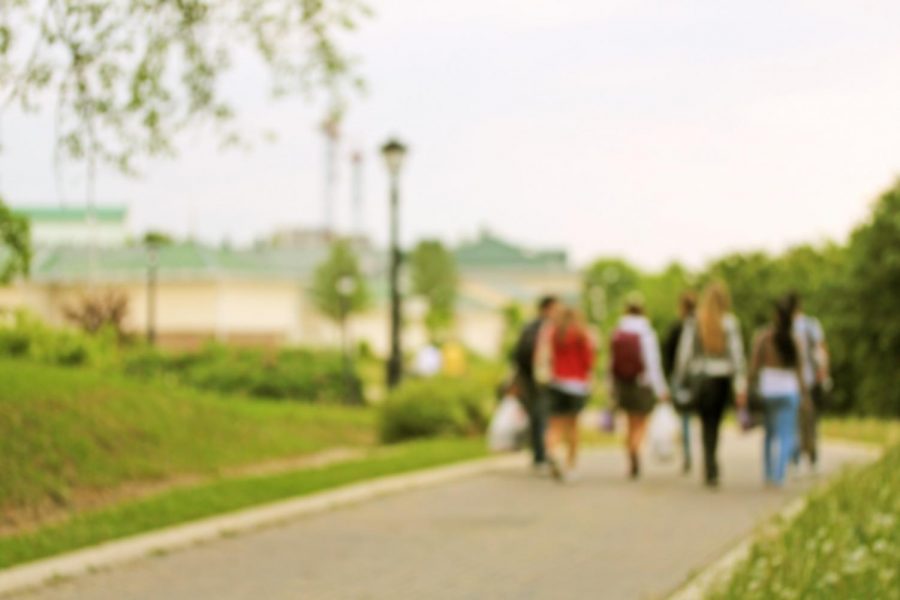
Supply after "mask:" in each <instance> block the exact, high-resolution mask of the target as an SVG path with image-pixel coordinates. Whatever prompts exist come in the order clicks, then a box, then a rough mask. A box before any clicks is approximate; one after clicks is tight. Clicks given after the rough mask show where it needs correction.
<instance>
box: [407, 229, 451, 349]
mask: <svg viewBox="0 0 900 600" xmlns="http://www.w3.org/2000/svg"><path fill="white" fill-rule="evenodd" d="M410 268H411V274H412V287H413V292H414V293H416V294H418V295H420V296H422V297H424V298H425V299H426V300H427V301H428V314H427V315H426V317H425V325H426V327H427V328H428V331H429V333H431V335H432V337H436V336H438V335H440V334H441V333H443V332H444V331H446V330H447V329H448V328H449V327H450V326H451V325H452V324H453V316H454V313H455V311H456V296H457V287H458V285H459V274H458V272H457V268H456V261H455V260H454V258H453V255H452V254H451V253H450V252H448V251H447V249H446V248H445V247H444V245H443V244H442V243H441V242H439V241H436V240H425V241H422V242H419V244H418V245H417V246H416V248H415V250H413V252H412V255H411V256H410Z"/></svg>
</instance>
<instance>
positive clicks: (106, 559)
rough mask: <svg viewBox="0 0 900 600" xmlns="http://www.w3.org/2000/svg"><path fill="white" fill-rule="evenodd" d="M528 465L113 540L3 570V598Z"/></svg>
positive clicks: (481, 469) (505, 463)
mask: <svg viewBox="0 0 900 600" xmlns="http://www.w3.org/2000/svg"><path fill="white" fill-rule="evenodd" d="M526 466H527V457H525V456H524V455H523V454H513V455H505V456H499V457H491V458H486V459H479V460H475V461H468V462H465V463H462V464H456V465H451V466H446V467H438V468H434V469H427V470H424V471H415V472H412V473H406V474H403V475H394V476H390V477H384V478H380V479H374V480H370V481H365V482H362V483H357V484H351V485H348V486H346V487H342V488H337V489H334V490H330V491H325V492H320V493H317V494H312V495H309V496H303V497H301V498H295V499H293V500H283V501H280V502H276V503H273V504H267V505H264V506H260V507H255V508H249V509H245V510H241V511H238V512H234V513H228V514H224V515H220V516H217V517H211V518H208V519H203V520H201V521H194V522H192V523H187V524H185V525H176V526H174V527H169V528H166V529H161V530H157V531H153V532H150V533H145V534H141V535H137V536H134V537H131V538H125V539H122V540H116V541H111V542H107V543H104V544H100V545H98V546H93V547H90V548H85V549H83V550H76V551H75V552H71V553H68V554H63V555H60V556H56V557H53V558H48V559H45V560H39V561H36V562H33V563H27V564H24V565H21V566H18V567H12V568H9V569H6V570H3V571H0V596H5V595H7V594H10V593H12V592H17V591H24V590H26V589H29V588H34V587H38V586H40V585H42V584H45V583H47V582H50V581H53V580H57V579H60V578H70V577H77V576H80V575H85V574H87V573H90V572H92V571H95V570H97V569H104V568H109V567H113V566H116V565H121V564H124V563H128V562H133V561H136V560H139V559H142V558H145V557H147V556H148V555H151V554H153V553H159V552H169V551H173V550H178V549H182V548H186V547H189V546H192V545H195V544H198V543H201V542H207V541H211V540H215V539H217V538H220V537H221V536H223V535H232V534H235V533H242V532H248V531H253V530H256V529H260V528H263V527H269V526H272V525H277V524H279V523H284V522H286V521H291V520H294V519H297V518H300V517H304V516H309V515H314V514H318V513H322V512H326V511H329V510H333V509H336V508H341V507H345V506H349V505H352V504H358V503H360V502H364V501H366V500H371V499H373V498H377V497H379V496H385V495H388V494H396V493H399V492H404V491H408V490H414V489H418V488H423V487H427V486H433V485H437V484H441V483H446V482H449V481H453V480H456V479H461V478H464V477H472V476H474V475H480V474H483V473H488V472H491V471H497V470H503V469H511V468H517V467H519V468H525V467H526Z"/></svg>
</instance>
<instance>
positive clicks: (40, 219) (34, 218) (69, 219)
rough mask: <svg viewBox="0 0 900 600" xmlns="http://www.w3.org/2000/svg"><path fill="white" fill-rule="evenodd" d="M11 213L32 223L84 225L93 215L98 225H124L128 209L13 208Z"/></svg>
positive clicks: (34, 206) (35, 206)
mask: <svg viewBox="0 0 900 600" xmlns="http://www.w3.org/2000/svg"><path fill="white" fill-rule="evenodd" d="M12 210H13V212H14V213H15V214H17V215H21V216H23V217H26V218H28V220H29V221H31V222H32V223H84V222H87V220H88V217H89V216H90V215H91V214H93V216H94V219H95V220H96V221H97V222H99V223H124V222H125V219H126V217H127V216H128V207H126V206H124V205H108V206H95V207H94V208H93V210H91V209H88V208H87V207H85V206H50V205H37V204H36V205H33V206H25V205H22V206H14V207H13V209H12Z"/></svg>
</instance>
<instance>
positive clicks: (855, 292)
mask: <svg viewBox="0 0 900 600" xmlns="http://www.w3.org/2000/svg"><path fill="white" fill-rule="evenodd" d="M849 255H850V256H849V273H848V282H847V284H848V285H847V287H846V295H847V298H846V299H847V303H846V311H847V313H846V314H847V319H848V320H849V322H850V324H851V327H852V332H853V334H854V335H853V336H852V338H851V339H852V351H853V357H854V365H855V369H856V373H857V375H858V377H859V380H858V387H857V389H856V394H857V401H856V405H857V406H858V407H859V408H861V409H862V410H863V411H864V412H866V413H869V414H880V415H885V416H892V417H898V416H900V368H898V366H900V365H898V357H900V312H898V310H897V307H898V300H897V299H898V295H900V180H898V181H897V183H896V184H895V185H894V186H893V187H892V188H891V189H889V190H887V191H886V192H885V193H884V194H882V196H881V197H880V198H879V199H878V200H877V202H876V204H875V206H874V209H873V211H872V216H871V217H870V218H869V220H868V221H867V222H866V223H864V224H863V225H861V226H860V227H858V228H857V229H856V230H855V231H854V232H853V234H852V236H851V238H850V245H849Z"/></svg>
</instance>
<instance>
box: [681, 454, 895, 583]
mask: <svg viewBox="0 0 900 600" xmlns="http://www.w3.org/2000/svg"><path fill="white" fill-rule="evenodd" d="M830 443H831V445H837V444H839V445H842V446H846V447H849V448H855V449H857V450H865V451H867V452H868V453H869V457H868V460H867V462H866V463H863V464H871V463H872V462H874V461H875V460H877V459H879V458H880V457H881V456H882V455H883V454H884V449H883V448H879V447H878V446H873V445H872V444H864V443H859V442H846V441H840V442H833V441H832V442H830ZM831 483H832V481H831V480H829V481H828V483H826V487H827V486H829V485H831ZM812 491H813V490H809V491H808V492H806V493H805V494H804V495H803V496H801V497H800V498H797V499H795V500H793V501H791V502H789V503H788V504H787V506H785V507H784V508H782V509H781V510H780V511H778V513H776V514H775V515H774V516H773V517H771V518H770V519H768V520H767V521H766V523H771V522H773V521H776V522H778V524H779V525H778V527H779V528H781V529H784V528H785V527H787V526H788V525H790V524H791V522H792V521H793V520H794V519H796V518H797V517H798V516H799V515H800V513H802V512H803V511H804V510H805V509H806V506H807V504H808V503H809V494H810V493H812ZM759 538H760V532H759V531H758V530H757V531H754V532H753V533H751V534H750V535H748V536H747V537H745V538H744V539H743V540H741V541H740V542H738V544H737V545H736V546H735V547H733V548H732V549H731V550H729V551H728V552H726V553H725V555H724V556H722V558H720V559H719V560H717V561H716V562H714V563H713V564H711V565H709V566H708V567H706V568H705V569H703V571H701V572H700V573H699V574H698V575H696V576H695V577H693V578H691V579H690V580H688V582H687V583H685V584H684V585H682V586H681V587H679V588H678V589H677V590H675V591H674V592H673V593H672V594H670V595H669V596H668V597H667V600H703V598H705V597H706V595H707V594H708V593H709V592H710V591H712V589H713V588H714V586H716V585H717V584H718V583H720V582H722V581H724V580H725V578H727V577H728V576H730V575H731V573H732V572H733V571H734V569H736V568H737V567H738V565H740V564H741V563H742V562H743V561H744V560H746V559H747V557H748V556H750V550H751V549H752V548H753V545H754V544H755V543H756V542H757V540H759Z"/></svg>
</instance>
